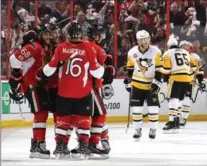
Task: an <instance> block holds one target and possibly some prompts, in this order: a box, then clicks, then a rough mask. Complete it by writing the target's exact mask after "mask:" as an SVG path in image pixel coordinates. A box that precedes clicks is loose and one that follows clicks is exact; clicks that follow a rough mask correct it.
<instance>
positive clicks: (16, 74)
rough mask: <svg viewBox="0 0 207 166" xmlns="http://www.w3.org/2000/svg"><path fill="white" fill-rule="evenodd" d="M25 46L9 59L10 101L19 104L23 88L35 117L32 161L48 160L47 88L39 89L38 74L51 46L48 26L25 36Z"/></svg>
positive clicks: (37, 28)
mask: <svg viewBox="0 0 207 166" xmlns="http://www.w3.org/2000/svg"><path fill="white" fill-rule="evenodd" d="M23 41H24V45H23V47H22V48H21V49H19V50H16V51H15V52H14V54H12V55H11V56H10V65H11V68H12V69H11V77H10V79H9V84H10V97H11V98H13V99H14V100H19V99H18V97H19V94H20V86H21V89H22V92H23V93H25V97H26V98H27V100H28V101H29V104H30V106H31V112H32V113H33V114H34V120H33V138H32V140H31V149H30V152H31V153H30V157H31V158H49V156H50V151H49V150H47V149H46V144H45V134H46V120H47V118H48V111H49V110H50V102H49V100H48V94H47V91H46V89H45V88H44V87H36V84H37V79H36V72H37V70H38V69H39V68H41V67H42V65H43V57H44V54H45V51H44V47H46V46H47V45H49V44H50V33H49V32H48V29H47V28H46V27H45V26H37V27H36V28H35V29H34V30H29V31H28V32H26V34H25V35H24V36H23Z"/></svg>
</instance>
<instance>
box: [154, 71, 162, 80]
mask: <svg viewBox="0 0 207 166" xmlns="http://www.w3.org/2000/svg"><path fill="white" fill-rule="evenodd" d="M155 79H156V80H157V81H159V82H162V81H161V80H162V73H160V72H159V71H156V72H155Z"/></svg>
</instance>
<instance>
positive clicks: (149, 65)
mask: <svg viewBox="0 0 207 166" xmlns="http://www.w3.org/2000/svg"><path fill="white" fill-rule="evenodd" d="M162 62H163V61H162V56H161V51H160V49H159V48H157V47H155V46H150V47H149V49H148V50H147V51H146V52H144V53H142V52H141V51H140V50H139V47H138V46H135V47H133V48H132V49H130V50H129V52H128V60H127V69H132V68H133V75H132V82H131V85H132V86H134V87H136V88H139V89H143V90H149V89H150V87H151V83H152V81H153V79H154V76H155V71H159V72H162Z"/></svg>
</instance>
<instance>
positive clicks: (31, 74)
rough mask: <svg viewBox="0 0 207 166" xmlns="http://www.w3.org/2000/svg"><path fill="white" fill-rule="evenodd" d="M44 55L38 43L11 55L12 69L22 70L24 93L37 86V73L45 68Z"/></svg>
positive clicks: (27, 45) (26, 46) (28, 45)
mask: <svg viewBox="0 0 207 166" xmlns="http://www.w3.org/2000/svg"><path fill="white" fill-rule="evenodd" d="M43 55H44V50H43V48H42V46H41V45H40V44H39V43H38V42H33V43H30V44H26V45H25V46H24V47H22V48H21V49H18V50H16V51H15V52H14V54H13V55H11V57H10V64H11V67H12V68H17V69H22V74H23V82H22V90H23V92H26V91H27V89H28V87H29V86H34V85H36V83H37V80H36V71H37V70H38V69H39V68H40V67H42V66H43Z"/></svg>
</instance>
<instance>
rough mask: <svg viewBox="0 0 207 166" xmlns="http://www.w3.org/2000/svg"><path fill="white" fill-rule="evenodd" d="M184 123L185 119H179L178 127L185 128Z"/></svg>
mask: <svg viewBox="0 0 207 166" xmlns="http://www.w3.org/2000/svg"><path fill="white" fill-rule="evenodd" d="M186 122H187V120H186V119H184V118H181V119H180V127H181V128H185V126H186Z"/></svg>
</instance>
